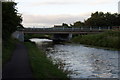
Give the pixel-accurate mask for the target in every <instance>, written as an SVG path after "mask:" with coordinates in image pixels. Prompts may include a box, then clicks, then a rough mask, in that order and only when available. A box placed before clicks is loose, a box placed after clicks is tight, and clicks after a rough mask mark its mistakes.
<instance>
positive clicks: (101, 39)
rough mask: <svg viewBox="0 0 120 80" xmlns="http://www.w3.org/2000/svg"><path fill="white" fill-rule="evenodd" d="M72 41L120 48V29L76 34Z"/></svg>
mask: <svg viewBox="0 0 120 80" xmlns="http://www.w3.org/2000/svg"><path fill="white" fill-rule="evenodd" d="M72 42H75V43H80V44H86V45H92V46H98V47H105V48H111V49H117V50H119V49H120V46H119V44H120V31H106V32H104V33H100V34H89V35H81V36H76V37H74V38H73V39H72Z"/></svg>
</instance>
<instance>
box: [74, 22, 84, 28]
mask: <svg viewBox="0 0 120 80" xmlns="http://www.w3.org/2000/svg"><path fill="white" fill-rule="evenodd" d="M73 26H74V27H81V26H84V23H83V22H81V21H77V22H75V23H74V24H73Z"/></svg>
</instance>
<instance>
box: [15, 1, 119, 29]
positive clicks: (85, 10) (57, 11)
mask: <svg viewBox="0 0 120 80" xmlns="http://www.w3.org/2000/svg"><path fill="white" fill-rule="evenodd" d="M118 1H119V0H15V2H17V3H18V5H17V8H18V12H19V13H21V14H22V17H23V23H22V24H23V25H24V26H25V27H33V26H34V27H53V26H54V25H60V24H62V23H67V24H70V23H71V24H73V23H74V22H76V21H84V20H85V19H87V18H88V17H90V15H91V13H94V12H96V11H102V12H111V13H117V12H118Z"/></svg>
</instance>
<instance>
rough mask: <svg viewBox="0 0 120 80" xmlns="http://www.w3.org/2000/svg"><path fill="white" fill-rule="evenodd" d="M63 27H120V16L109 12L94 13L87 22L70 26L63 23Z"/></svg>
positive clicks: (79, 22) (78, 22)
mask: <svg viewBox="0 0 120 80" xmlns="http://www.w3.org/2000/svg"><path fill="white" fill-rule="evenodd" d="M62 26H66V27H73V26H74V27H81V26H82V27H83V26H88V27H89V26H93V27H94V26H95V27H96V26H97V27H108V26H120V14H118V13H114V14H111V13H109V12H107V13H103V12H98V11H97V12H95V13H92V14H91V16H90V18H88V19H87V20H84V22H81V21H77V22H74V23H73V24H70V26H68V24H66V23H63V24H62Z"/></svg>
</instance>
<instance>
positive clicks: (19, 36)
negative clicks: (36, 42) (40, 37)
mask: <svg viewBox="0 0 120 80" xmlns="http://www.w3.org/2000/svg"><path fill="white" fill-rule="evenodd" d="M12 37H13V38H16V39H18V40H19V41H22V42H24V33H23V32H22V31H15V32H14V33H13V34H12Z"/></svg>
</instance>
